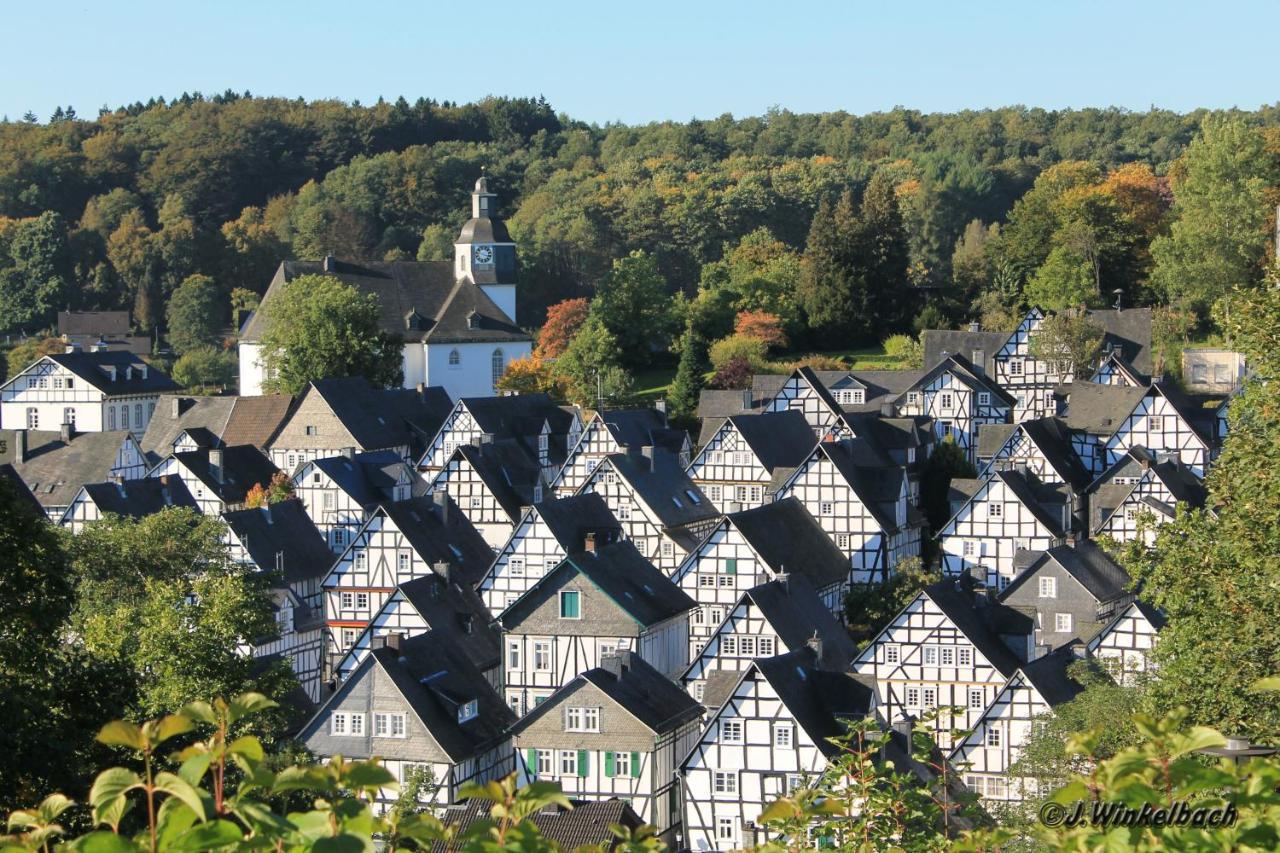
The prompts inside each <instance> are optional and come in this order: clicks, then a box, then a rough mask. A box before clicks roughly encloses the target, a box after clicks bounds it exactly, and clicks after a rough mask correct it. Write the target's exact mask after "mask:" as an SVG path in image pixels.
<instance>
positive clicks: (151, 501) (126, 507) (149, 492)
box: [84, 475, 332, 557]
mask: <svg viewBox="0 0 1280 853" xmlns="http://www.w3.org/2000/svg"><path fill="white" fill-rule="evenodd" d="M84 492H85V494H86V495H87V496H88V497H89V499H90V500H92V501H93V503H94V505H95V506H97V507H98V511H99V512H103V513H108V512H109V513H111V514H112V515H119V516H123V517H125V518H144V517H145V516H148V515H152V514H154V513H157V512H159V511H160V510H162V509H164V508H165V507H168V506H177V507H185V508H187V509H199V506H198V505H197V504H196V500H195V498H193V497H191V492H189V491H187V485H186V483H184V482H182V480H181V478H179V477H170V476H168V475H164V476H161V477H148V478H146V479H143V480H124V481H122V482H120V483H112V482H106V483H86V484H85V486H84ZM326 550H327V549H326ZM330 556H331V557H332V554H331V555H330Z"/></svg>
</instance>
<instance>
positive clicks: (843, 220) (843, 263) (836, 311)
mask: <svg viewBox="0 0 1280 853" xmlns="http://www.w3.org/2000/svg"><path fill="white" fill-rule="evenodd" d="M856 224H857V222H856V217H855V216H854V209H853V194H852V193H851V192H848V191H846V192H845V194H844V195H843V196H841V198H840V201H839V203H838V204H836V205H835V206H834V207H832V206H831V204H830V203H829V202H827V201H826V200H825V199H824V200H823V201H822V203H821V204H819V206H818V212H817V213H816V214H815V215H814V217H813V224H812V226H810V228H809V240H808V242H807V243H806V245H805V250H804V260H803V262H802V269H801V275H800V281H799V282H798V283H797V285H796V297H797V301H798V302H799V303H800V306H801V307H802V308H803V309H804V312H805V314H806V315H807V316H808V318H809V328H810V330H811V331H812V333H813V335H814V337H815V338H816V339H817V343H819V344H820V345H823V346H834V345H838V344H840V343H842V342H843V341H844V340H845V339H846V338H847V336H848V334H849V332H850V330H851V328H852V327H853V325H854V322H855V320H856V319H857V318H856V310H855V306H854V300H853V298H852V296H853V292H852V291H853V288H852V286H851V282H852V276H851V272H852V270H851V269H850V263H849V262H850V259H851V253H850V251H849V250H850V237H851V236H852V231H853V229H854V227H855V226H856Z"/></svg>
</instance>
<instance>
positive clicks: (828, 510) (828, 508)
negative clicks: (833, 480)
mask: <svg viewBox="0 0 1280 853" xmlns="http://www.w3.org/2000/svg"><path fill="white" fill-rule="evenodd" d="M835 514H836V505H835V504H834V503H833V502H831V501H823V502H822V503H820V504H818V515H835Z"/></svg>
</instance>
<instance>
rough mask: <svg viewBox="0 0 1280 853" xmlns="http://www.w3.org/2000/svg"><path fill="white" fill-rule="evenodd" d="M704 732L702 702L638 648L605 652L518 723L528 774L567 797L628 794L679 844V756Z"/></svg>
mask: <svg viewBox="0 0 1280 853" xmlns="http://www.w3.org/2000/svg"><path fill="white" fill-rule="evenodd" d="M701 733H702V706H701V705H700V704H698V703H697V702H695V701H694V700H693V699H691V698H690V697H689V695H688V694H687V693H685V692H684V691H683V690H681V689H680V688H679V687H678V686H676V685H675V684H674V683H673V682H672V681H671V680H670V679H669V678H667V677H666V676H665V675H663V674H662V673H661V672H658V670H656V669H654V668H653V667H652V666H650V665H649V664H648V663H647V662H646V661H645V660H644V658H642V657H640V656H639V655H637V654H636V653H635V652H631V651H619V652H615V653H613V654H608V655H605V656H604V657H603V658H601V661H600V664H599V665H598V666H596V667H594V668H592V669H588V670H586V671H585V672H582V673H581V674H579V675H578V676H577V677H576V678H574V679H572V680H571V681H569V682H568V683H566V684H565V685H564V686H563V687H561V688H560V689H558V690H557V691H556V692H555V693H553V694H551V696H550V698H548V699H547V700H546V701H545V702H543V703H542V704H541V705H539V706H538V707H537V708H535V709H533V710H532V711H530V712H529V713H528V714H526V715H525V716H524V717H523V718H521V719H520V721H519V722H517V723H516V724H515V726H514V727H513V728H512V731H511V734H512V746H513V747H514V748H515V752H516V759H517V764H518V765H521V770H522V775H523V777H524V778H525V779H529V780H534V779H536V780H538V781H545V782H556V783H557V784H559V785H560V790H561V791H563V792H564V793H565V795H566V796H568V797H572V798H575V799H581V800H588V801H594V800H608V799H613V798H615V797H616V798H618V799H622V800H625V801H627V802H628V803H630V804H631V807H632V808H633V809H635V810H636V813H637V814H639V815H640V817H641V818H642V819H643V820H644V821H645V822H647V823H649V824H651V825H652V826H654V827H656V828H657V830H658V834H659V836H660V837H662V838H663V839H664V840H666V841H667V842H668V843H673V842H674V841H675V839H676V833H677V831H678V829H679V824H680V812H681V808H680V786H679V776H678V773H677V771H678V769H679V767H680V762H681V761H682V760H683V759H684V757H685V756H686V755H688V754H689V752H690V750H692V749H693V747H694V745H695V744H696V743H697V742H698V738H699V736H700V735H701Z"/></svg>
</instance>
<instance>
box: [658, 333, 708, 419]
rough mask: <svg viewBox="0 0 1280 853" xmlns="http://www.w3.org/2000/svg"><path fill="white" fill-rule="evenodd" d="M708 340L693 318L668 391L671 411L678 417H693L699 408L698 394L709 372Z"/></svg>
mask: <svg viewBox="0 0 1280 853" xmlns="http://www.w3.org/2000/svg"><path fill="white" fill-rule="evenodd" d="M707 367H708V364H707V340H706V338H705V337H703V335H702V333H701V332H700V331H698V329H697V328H695V324H694V323H693V321H692V319H691V320H690V322H689V327H688V328H687V329H686V330H685V333H684V342H683V345H682V346H681V347H680V365H679V366H678V367H677V368H676V378H675V380H674V381H673V382H672V383H671V388H670V390H669V391H668V392H667V402H668V404H669V405H670V406H671V413H672V414H673V415H675V416H676V417H677V418H681V419H692V418H694V417H695V415H696V413H697V410H698V396H699V392H701V391H702V386H703V376H704V375H705V374H706V372H707Z"/></svg>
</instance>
